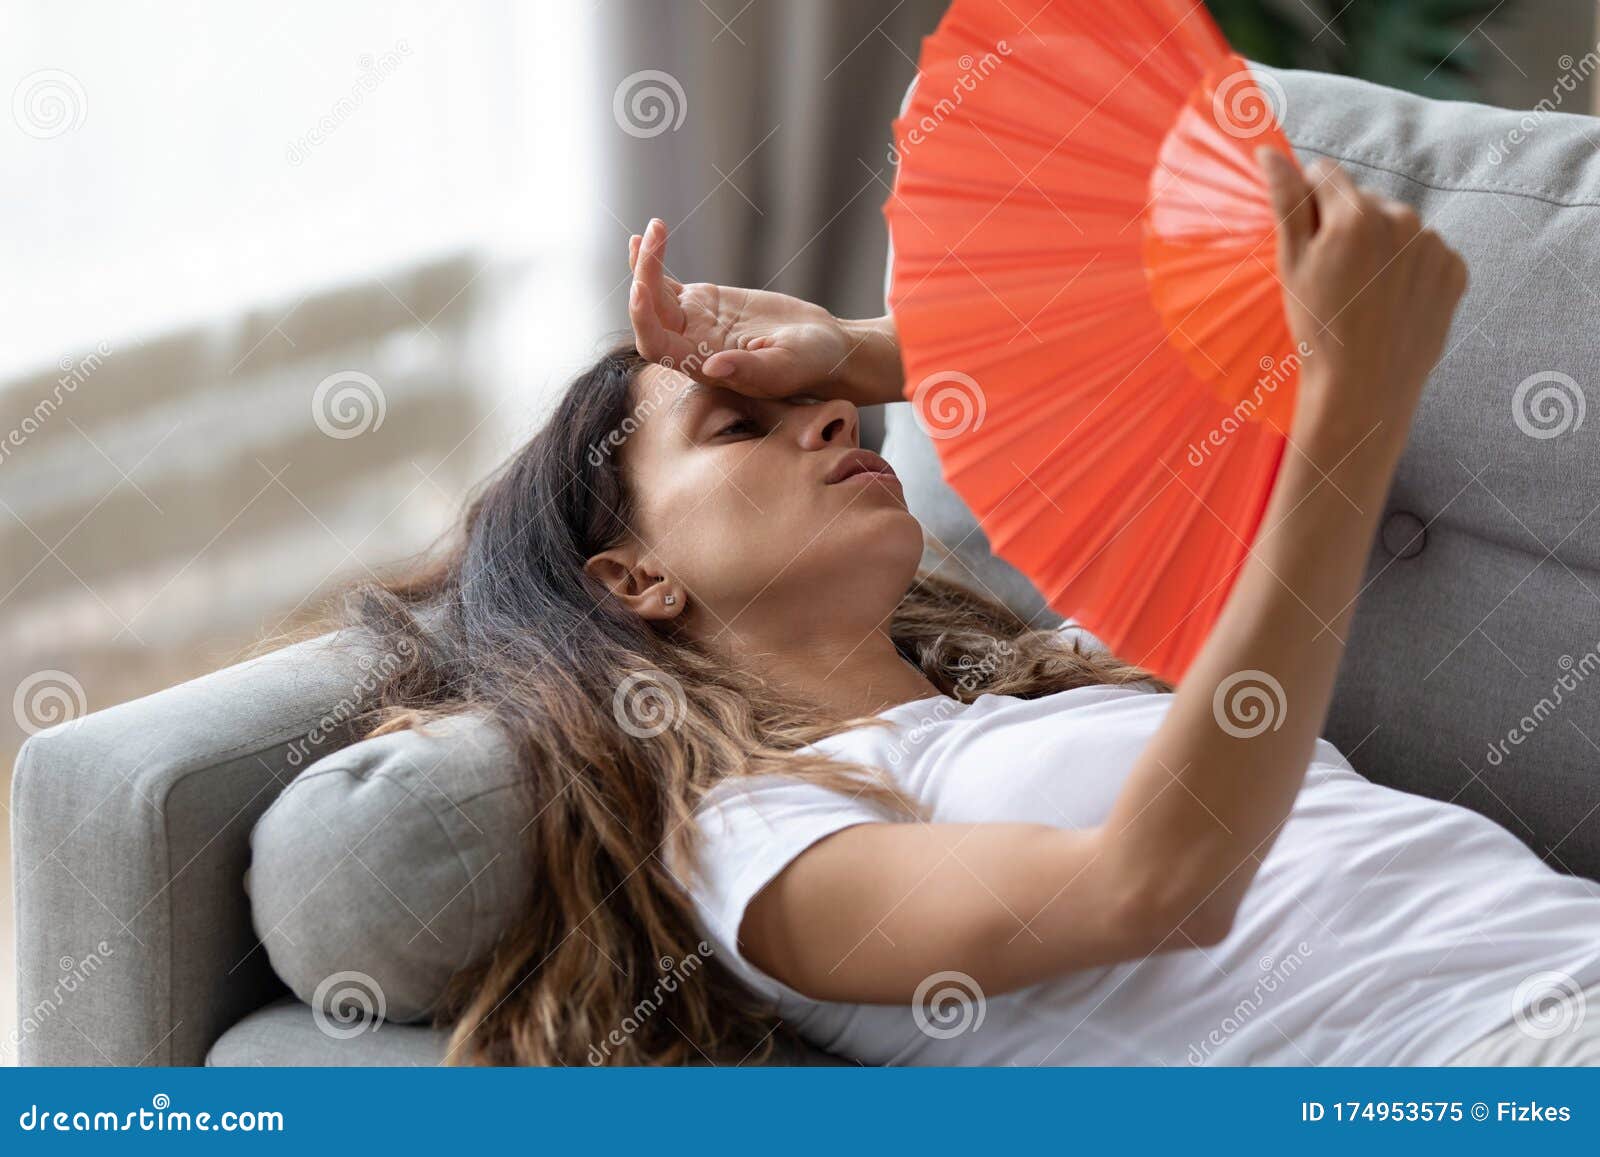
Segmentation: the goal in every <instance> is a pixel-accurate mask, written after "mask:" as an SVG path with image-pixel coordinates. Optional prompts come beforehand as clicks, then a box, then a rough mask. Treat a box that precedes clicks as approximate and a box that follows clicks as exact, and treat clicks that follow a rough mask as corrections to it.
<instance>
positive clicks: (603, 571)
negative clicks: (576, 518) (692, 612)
mask: <svg viewBox="0 0 1600 1157" xmlns="http://www.w3.org/2000/svg"><path fill="white" fill-rule="evenodd" d="M583 570H584V573H585V574H587V575H588V576H589V577H590V578H592V579H594V580H595V581H596V582H598V583H600V584H601V585H602V586H604V587H605V588H606V589H607V590H609V591H610V592H611V597H612V598H614V599H616V600H617V601H618V602H619V603H621V604H622V605H623V606H625V607H627V608H628V609H629V610H631V611H632V612H633V613H634V614H636V615H638V616H639V617H640V618H641V619H645V620H647V621H649V622H666V621H669V620H671V619H675V618H677V617H678V616H679V615H680V614H682V613H683V610H684V606H685V604H686V602H687V599H686V598H685V592H684V589H683V586H682V584H681V583H679V582H677V581H676V580H675V579H673V578H672V577H671V576H669V575H666V574H663V573H662V572H661V567H660V566H658V565H657V564H656V562H655V560H654V559H649V558H639V557H636V556H635V555H634V554H633V553H632V552H631V551H629V550H628V549H626V548H617V549H613V550H603V551H601V552H600V553H599V554H597V555H595V556H594V557H593V558H591V559H590V560H589V561H588V562H586V563H584V564H583Z"/></svg>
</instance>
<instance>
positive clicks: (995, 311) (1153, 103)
mask: <svg viewBox="0 0 1600 1157" xmlns="http://www.w3.org/2000/svg"><path fill="white" fill-rule="evenodd" d="M1263 83H1266V82H1263ZM1268 87H1269V88H1272V87H1274V86H1271V85H1270V84H1269V85H1268ZM894 127H895V147H896V150H897V153H898V159H899V172H898V175H897V177H896V181H895V189H894V195H893V196H892V197H891V198H890V200H889V202H888V204H887V205H886V206H885V210H884V212H885V214H886V216H887V217H888V221H889V229H890V234H891V237H892V240H893V244H894V271H893V273H894V275H893V285H892V289H891V291H890V306H891V308H892V309H893V311H894V316H895V322H896V325H897V327H898V329H899V334H900V346H901V354H902V357H903V359H904V362H905V371H906V397H907V398H908V399H909V400H910V401H911V402H912V403H913V405H914V407H915V408H916V411H917V415H918V419H919V421H920V422H921V424H922V425H923V428H924V429H926V430H927V431H928V432H929V433H930V434H931V435H932V436H933V438H934V439H935V444H936V445H937V446H938V449H939V456H940V459H941V462H942V464H943V467H944V474H945V477H946V479H947V480H948V481H949V482H950V484H951V485H952V486H953V487H954V488H955V489H956V491H957V492H958V493H959V494H960V495H961V496H962V498H964V499H965V500H966V502H967V504H968V505H969V506H970V507H971V508H972V510H973V512H974V513H975V514H976V515H977V517H978V519H979V521H980V525H981V526H982V528H983V530H984V532H985V533H986V534H987V536H988V538H989V542H990V545H991V546H992V547H993V549H994V550H995V552H996V553H997V554H999V555H1000V556H1001V557H1003V558H1005V559H1007V560H1008V561H1010V562H1011V563H1012V564H1013V565H1014V566H1016V567H1017V568H1018V569H1019V570H1021V571H1022V572H1023V574H1025V575H1026V576H1027V577H1028V578H1029V580H1031V581H1032V583H1033V584H1034V585H1035V586H1036V587H1037V588H1038V589H1039V591H1040V592H1041V593H1042V594H1043V595H1044V597H1045V598H1046V599H1047V600H1048V601H1049V603H1050V605H1051V606H1052V607H1053V608H1054V609H1055V610H1057V611H1058V612H1060V613H1061V614H1063V615H1067V616H1069V617H1071V618H1074V619H1076V620H1077V621H1078V622H1080V623H1082V624H1083V625H1084V626H1085V627H1087V628H1088V629H1089V630H1090V631H1092V632H1094V634H1095V635H1096V636H1098V637H1099V638H1100V639H1102V640H1103V641H1104V642H1105V643H1106V644H1107V645H1108V646H1110V647H1111V648H1112V649H1113V650H1114V651H1115V652H1116V653H1117V654H1118V655H1119V656H1121V657H1122V658H1124V659H1126V660H1128V661H1129V662H1133V663H1137V664H1138V665H1140V666H1141V667H1144V668H1145V669H1147V670H1149V671H1152V672H1154V673H1156V674H1158V675H1160V676H1162V677H1163V678H1166V679H1168V680H1172V681H1176V680H1177V679H1178V678H1179V677H1181V676H1182V674H1183V672H1184V671H1185V670H1186V669H1187V667H1188V665H1189V663H1190V661H1191V660H1192V659H1193V657H1194V655H1195V653H1196V651H1198V650H1199V648H1200V645H1201V644H1202V643H1203V642H1204V640H1205V637H1206V635H1207V633H1208V632H1209V630H1210V628H1211V625H1212V624H1213V623H1214V622H1215V621H1216V618H1217V615H1218V614H1219V613H1220V611H1221V608H1222V604H1223V602H1224V600H1225V599H1226V598H1227V595H1228V592H1229V591H1230V590H1231V588H1232V586H1233V582H1234V578H1235V576H1236V575H1237V572H1238V570H1239V568H1240V566H1241V564H1242V563H1243V561H1244V559H1245V557H1246V554H1247V552H1248V550H1249V546H1250V543H1251V540H1252V539H1253V537H1254V535H1255V532H1256V528H1257V526H1258V524H1259V523H1260V521H1261V516H1262V513H1263V511H1264V509H1265V506H1266V502H1267V498H1268V495H1269V493H1270V491H1271V488H1272V483H1273V480H1274V478H1275V477H1276V476H1277V471H1278V464H1279V461H1280V459H1281V457H1282V453H1283V448H1284V440H1285V439H1284V436H1285V433H1286V432H1287V430H1288V428H1289V419H1290V416H1291V414H1292V413H1293V407H1294V394H1295V385H1296V381H1297V378H1298V368H1299V357H1298V351H1297V350H1296V348H1295V346H1294V344H1293V342H1292V339H1291V338H1290V335H1289V331H1288V326H1287V322H1286V320H1285V317H1284V312H1283V304H1282V297H1281V294H1282V289H1281V287H1280V285H1279V283H1278V281H1277V277H1276V272H1275V270H1276V237H1275V222H1274V217H1273V213H1272V208H1271V204H1270V201H1269V199H1268V195H1267V189H1266V185H1265V182H1264V178H1263V177H1262V176H1261V173H1260V167H1259V165H1258V163H1257V161H1256V159H1255V152H1256V150H1257V149H1258V148H1260V147H1261V146H1262V145H1269V146H1272V147H1274V148H1277V149H1278V150H1280V151H1282V152H1283V153H1285V154H1286V155H1288V156H1290V157H1291V158H1292V157H1293V154H1292V153H1291V152H1290V150H1289V146H1288V142H1287V141H1286V140H1285V139H1284V137H1283V134H1282V132H1281V131H1280V130H1279V128H1278V125H1277V121H1276V118H1275V116H1274V111H1273V108H1272V102H1271V101H1269V100H1268V94H1267V93H1266V92H1264V91H1263V90H1262V88H1261V87H1259V86H1258V84H1257V81H1256V79H1255V77H1254V76H1253V75H1252V73H1251V72H1250V71H1249V69H1248V68H1247V66H1246V65H1245V62H1244V61H1243V60H1242V59H1241V58H1239V57H1238V56H1236V55H1234V54H1232V53H1231V52H1230V51H1229V49H1228V45H1227V43H1226V41H1224V40H1223V38H1222V35H1221V33H1220V32H1218V30H1217V28H1216V26H1215V25H1214V24H1213V23H1212V21H1211V18H1210V16H1209V15H1208V14H1207V13H1206V11H1205V9H1204V8H1203V7H1202V5H1201V4H1200V3H1198V0H1116V2H1114V3H1111V2H1107V0H1026V2H1024V0H1007V2H1006V3H1005V4H996V3H993V2H992V0H955V3H954V4H953V5H952V7H951V9H950V11H949V12H948V13H947V14H946V16H945V18H944V20H943V22H942V23H941V24H940V25H939V28H938V30H937V31H936V32H935V33H934V34H933V35H932V36H930V37H929V38H928V39H927V41H926V42H925V43H924V45H923V50H922V60H921V63H920V70H919V73H918V80H917V85H916V91H915V92H914V94H913V96H912V99H911V102H910V105H909V106H908V107H907V109H906V111H905V113H904V114H903V115H902V116H901V118H900V119H899V120H898V121H896V122H895V126H894Z"/></svg>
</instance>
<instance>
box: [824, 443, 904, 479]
mask: <svg viewBox="0 0 1600 1157" xmlns="http://www.w3.org/2000/svg"><path fill="white" fill-rule="evenodd" d="M851 479H863V480H867V481H871V480H873V479H879V480H884V481H889V480H893V481H894V482H895V483H897V484H898V482H899V479H898V478H897V477H896V476H895V472H894V467H892V466H890V465H889V463H888V462H886V461H884V460H883V458H882V457H881V456H880V455H877V454H874V453H873V452H872V451H871V450H851V451H848V452H847V453H845V454H844V455H843V456H842V457H840V459H839V461H837V462H835V463H834V464H833V469H832V470H829V471H828V474H827V477H825V478H824V479H823V480H822V481H823V483H824V484H825V485H828V486H836V485H838V484H839V483H841V482H848V481H850V480H851Z"/></svg>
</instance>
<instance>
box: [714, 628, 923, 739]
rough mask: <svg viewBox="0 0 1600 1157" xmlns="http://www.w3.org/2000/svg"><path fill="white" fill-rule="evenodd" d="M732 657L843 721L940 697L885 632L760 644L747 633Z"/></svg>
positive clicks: (737, 645) (737, 644)
mask: <svg viewBox="0 0 1600 1157" xmlns="http://www.w3.org/2000/svg"><path fill="white" fill-rule="evenodd" d="M734 651H735V654H734V655H733V659H734V661H735V662H737V663H738V664H739V665H740V666H741V667H744V668H747V669H749V670H751V671H752V673H754V674H757V675H759V676H761V677H762V678H764V679H766V680H767V681H769V682H771V683H773V684H774V685H776V686H777V687H780V688H781V689H783V690H784V691H786V692H787V693H789V694H791V695H794V696H795V697H797V698H800V699H804V700H806V701H808V702H811V703H815V704H816V705H817V706H818V707H820V708H822V709H823V710H824V711H826V712H827V713H828V714H830V715H833V716H835V717H837V718H839V719H853V718H856V717H858V716H862V715H876V714H878V713H879V712H880V711H886V710H888V709H889V708H890V707H894V706H897V705H899V704H901V703H910V702H913V701H914V700H917V699H927V698H930V697H932V696H935V695H938V694H940V691H939V688H937V687H935V686H934V685H933V683H932V682H930V681H929V679H928V677H927V676H926V675H924V674H923V673H922V672H921V671H920V670H918V669H917V668H916V667H914V666H912V665H911V664H910V663H908V662H906V660H905V659H903V658H902V657H901V656H900V652H899V651H897V650H896V649H895V646H894V641H893V640H892V639H891V638H890V637H889V634H888V632H887V631H884V630H882V629H879V630H875V631H872V632H870V633H868V634H867V635H866V636H865V637H863V636H862V635H860V634H856V635H854V636H853V637H850V636H848V635H839V636H826V637H812V638H807V639H798V640H797V639H790V640H783V641H778V640H772V641H769V642H765V643H763V642H762V641H761V640H759V639H756V638H752V637H750V636H749V635H745V636H744V637H743V638H741V639H740V640H739V641H738V642H737V643H736V644H735V645H734Z"/></svg>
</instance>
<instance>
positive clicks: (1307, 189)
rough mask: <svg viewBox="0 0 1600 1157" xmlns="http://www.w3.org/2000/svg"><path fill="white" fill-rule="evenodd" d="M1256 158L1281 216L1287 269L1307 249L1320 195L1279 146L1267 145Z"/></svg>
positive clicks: (1275, 211) (1280, 243) (1281, 262)
mask: <svg viewBox="0 0 1600 1157" xmlns="http://www.w3.org/2000/svg"><path fill="white" fill-rule="evenodd" d="M1256 160H1257V162H1258V163H1259V164H1260V165H1261V170H1262V172H1263V173H1264V174H1265V175H1266V178H1267V192H1268V195H1269V196H1270V197H1271V199H1272V212H1273V215H1274V216H1275V217H1276V218H1277V219H1278V264H1279V266H1280V267H1281V268H1282V269H1284V270H1285V271H1287V270H1288V269H1290V268H1292V267H1293V266H1294V265H1295V264H1296V263H1297V262H1298V261H1299V260H1300V254H1302V253H1303V252H1305V247H1306V245H1307V243H1309V242H1310V240H1311V234H1312V232H1313V231H1314V229H1315V225H1316V222H1315V214H1316V199H1315V197H1314V196H1313V195H1312V192H1311V186H1310V185H1309V184H1307V183H1306V179H1305V177H1304V176H1303V175H1302V174H1301V172H1300V170H1299V168H1298V167H1296V165H1295V163H1294V162H1293V161H1291V160H1290V159H1289V158H1288V157H1286V156H1284V155H1283V154H1282V153H1280V152H1278V150H1276V149H1272V148H1268V147H1266V146H1263V147H1262V148H1260V149H1258V150H1257V152H1256Z"/></svg>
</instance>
